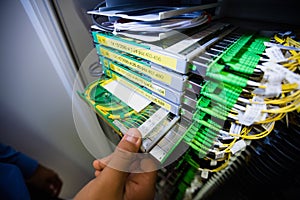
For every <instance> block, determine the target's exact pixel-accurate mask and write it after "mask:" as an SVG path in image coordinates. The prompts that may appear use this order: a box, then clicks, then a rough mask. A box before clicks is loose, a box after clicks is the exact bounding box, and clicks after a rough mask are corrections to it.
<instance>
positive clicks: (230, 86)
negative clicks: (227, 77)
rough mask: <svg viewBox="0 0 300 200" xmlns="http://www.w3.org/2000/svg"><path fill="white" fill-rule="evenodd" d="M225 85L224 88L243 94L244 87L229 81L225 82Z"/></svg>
mask: <svg viewBox="0 0 300 200" xmlns="http://www.w3.org/2000/svg"><path fill="white" fill-rule="evenodd" d="M223 86H224V87H223V88H224V90H230V91H231V92H235V93H237V94H241V92H242V91H243V88H242V87H237V86H233V85H230V84H228V83H223Z"/></svg>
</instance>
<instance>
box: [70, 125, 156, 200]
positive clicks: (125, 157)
mask: <svg viewBox="0 0 300 200" xmlns="http://www.w3.org/2000/svg"><path fill="white" fill-rule="evenodd" d="M141 142H142V140H141V134H140V132H139V131H138V129H133V128H132V129H129V131H128V132H127V133H126V134H125V135H124V137H123V138H122V140H121V141H120V143H119V144H118V146H117V148H116V150H115V151H114V153H113V154H111V155H110V156H108V157H105V158H103V159H101V160H95V161H94V162H93V166H94V168H95V170H96V171H95V175H96V178H95V179H93V180H92V181H90V182H89V183H88V184H87V185H86V186H85V187H84V188H83V189H82V190H81V191H80V192H79V193H78V194H77V195H76V196H75V199H74V200H80V199H89V200H95V199H108V200H122V199H126V200H153V199H154V196H155V182H156V175H157V172H156V165H155V162H154V161H153V160H152V159H150V158H145V156H142V158H140V156H139V155H140V154H138V153H137V152H138V151H139V148H140V146H141Z"/></svg>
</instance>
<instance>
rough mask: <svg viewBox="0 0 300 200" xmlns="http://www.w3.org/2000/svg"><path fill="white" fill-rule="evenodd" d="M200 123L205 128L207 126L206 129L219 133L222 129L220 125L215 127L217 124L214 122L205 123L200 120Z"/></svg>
mask: <svg viewBox="0 0 300 200" xmlns="http://www.w3.org/2000/svg"><path fill="white" fill-rule="evenodd" d="M197 121H198V120H197ZM198 122H199V123H200V124H202V125H203V126H206V127H208V128H210V129H213V130H215V131H219V130H220V129H221V127H220V125H217V126H215V123H214V122H212V121H211V120H210V121H209V122H207V121H204V120H199V121H198Z"/></svg>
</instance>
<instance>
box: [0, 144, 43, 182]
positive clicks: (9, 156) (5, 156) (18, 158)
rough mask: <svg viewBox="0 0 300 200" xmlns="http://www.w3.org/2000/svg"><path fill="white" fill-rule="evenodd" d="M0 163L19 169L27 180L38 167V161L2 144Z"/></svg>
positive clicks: (0, 146) (0, 147)
mask: <svg viewBox="0 0 300 200" xmlns="http://www.w3.org/2000/svg"><path fill="white" fill-rule="evenodd" d="M0 162H2V163H9V164H14V165H16V166H17V167H19V169H20V171H21V172H22V175H23V176H24V178H25V179H27V178H29V177H31V176H32V175H33V173H34V172H35V170H36V169H37V167H38V162H37V161H36V160H34V159H32V158H30V157H29V156H27V155H25V154H24V153H21V152H19V151H16V150H15V149H14V148H12V147H11V146H8V145H4V144H2V143H0Z"/></svg>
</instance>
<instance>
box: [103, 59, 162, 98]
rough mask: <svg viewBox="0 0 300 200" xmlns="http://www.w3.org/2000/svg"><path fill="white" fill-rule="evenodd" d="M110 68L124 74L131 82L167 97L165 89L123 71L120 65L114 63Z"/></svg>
mask: <svg viewBox="0 0 300 200" xmlns="http://www.w3.org/2000/svg"><path fill="white" fill-rule="evenodd" d="M109 66H110V69H112V70H114V71H115V72H118V73H119V74H122V75H123V76H125V77H127V78H128V79H130V80H131V81H133V82H136V83H138V84H140V85H142V86H145V87H147V88H149V89H150V90H152V91H154V92H156V93H158V94H160V95H162V96H165V95H166V91H165V90H164V89H163V88H161V87H159V86H157V85H153V84H152V83H151V82H149V81H146V80H145V79H143V78H141V77H139V76H136V75H134V74H132V73H130V72H129V71H126V70H125V69H122V68H121V67H119V66H118V65H116V64H114V63H110V65H109Z"/></svg>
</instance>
